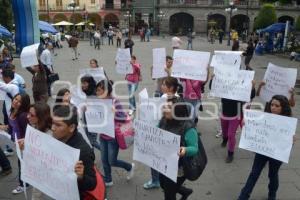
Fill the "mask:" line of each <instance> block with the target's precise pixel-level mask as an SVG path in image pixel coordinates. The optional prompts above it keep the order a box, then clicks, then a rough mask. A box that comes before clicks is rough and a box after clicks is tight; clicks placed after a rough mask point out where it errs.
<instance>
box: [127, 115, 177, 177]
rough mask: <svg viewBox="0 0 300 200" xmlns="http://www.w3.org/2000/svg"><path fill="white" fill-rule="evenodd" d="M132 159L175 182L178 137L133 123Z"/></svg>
mask: <svg viewBox="0 0 300 200" xmlns="http://www.w3.org/2000/svg"><path fill="white" fill-rule="evenodd" d="M134 129H135V136H134V147H133V159H134V160H136V161H139V162H142V163H144V164H145V165H147V166H149V167H151V168H153V169H155V170H157V171H159V172H160V173H162V174H164V175H165V176H167V177H169V178H170V179H172V180H173V181H174V182H176V181H177V171H178V160H179V156H178V152H179V149H180V136H179V135H175V134H173V133H170V132H167V131H164V130H162V129H159V128H157V127H155V126H151V125H149V124H148V123H146V122H142V121H139V120H135V121H134Z"/></svg>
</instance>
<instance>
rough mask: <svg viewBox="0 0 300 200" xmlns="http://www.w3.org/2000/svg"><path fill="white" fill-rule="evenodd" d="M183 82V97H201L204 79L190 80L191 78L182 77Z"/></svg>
mask: <svg viewBox="0 0 300 200" xmlns="http://www.w3.org/2000/svg"><path fill="white" fill-rule="evenodd" d="M180 80H181V81H182V83H184V84H185V87H184V91H183V98H185V99H201V93H202V91H201V86H202V84H203V82H202V81H197V80H190V79H180Z"/></svg>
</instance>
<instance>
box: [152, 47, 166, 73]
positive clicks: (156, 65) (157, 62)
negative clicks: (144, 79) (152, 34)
mask: <svg viewBox="0 0 300 200" xmlns="http://www.w3.org/2000/svg"><path fill="white" fill-rule="evenodd" d="M152 54H153V68H152V78H163V77H167V76H168V73H167V72H166V71H165V67H166V49H165V48H156V49H153V50H152Z"/></svg>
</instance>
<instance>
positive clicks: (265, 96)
mask: <svg viewBox="0 0 300 200" xmlns="http://www.w3.org/2000/svg"><path fill="white" fill-rule="evenodd" d="M296 78H297V69H296V68H285V67H279V66H276V65H274V64H272V63H269V65H268V68H267V71H266V73H265V76H264V81H265V82H266V85H264V86H263V87H262V88H261V91H260V97H261V99H262V100H264V101H270V100H271V99H272V97H273V96H274V95H284V96H286V97H287V98H290V94H289V90H290V89H291V88H293V87H294V86H295V83H296Z"/></svg>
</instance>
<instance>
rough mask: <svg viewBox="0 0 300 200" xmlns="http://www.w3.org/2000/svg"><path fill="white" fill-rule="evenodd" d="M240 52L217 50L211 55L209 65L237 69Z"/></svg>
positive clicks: (239, 64) (238, 67)
mask: <svg viewBox="0 0 300 200" xmlns="http://www.w3.org/2000/svg"><path fill="white" fill-rule="evenodd" d="M241 60H242V58H241V54H237V53H235V52H234V51H217V52H215V55H213V57H212V60H211V63H210V66H211V67H214V68H220V67H221V68H224V67H225V68H230V69H232V70H236V71H237V70H239V69H240V66H241Z"/></svg>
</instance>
